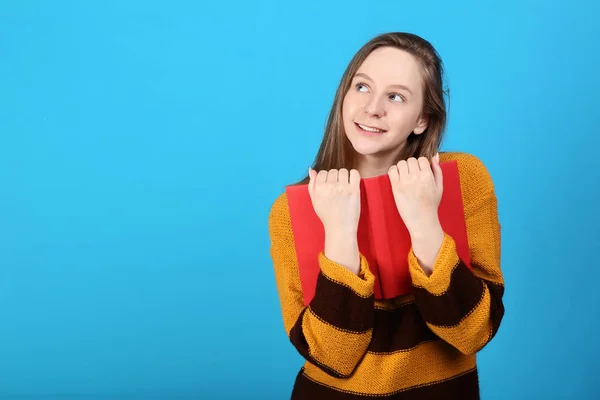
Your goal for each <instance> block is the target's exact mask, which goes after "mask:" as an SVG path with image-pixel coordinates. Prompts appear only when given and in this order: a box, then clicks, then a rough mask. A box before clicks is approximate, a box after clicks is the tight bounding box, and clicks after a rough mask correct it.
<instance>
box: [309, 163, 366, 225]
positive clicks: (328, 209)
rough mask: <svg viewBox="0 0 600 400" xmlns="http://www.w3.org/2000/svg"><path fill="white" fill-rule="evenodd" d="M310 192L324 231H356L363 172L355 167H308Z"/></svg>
mask: <svg viewBox="0 0 600 400" xmlns="http://www.w3.org/2000/svg"><path fill="white" fill-rule="evenodd" d="M308 172H309V178H310V180H309V183H308V193H309V195H310V198H311V201H312V205H313V208H314V209H315V212H316V214H317V215H318V217H319V218H320V219H321V222H322V223H323V227H324V229H325V232H344V233H350V234H356V233H357V232H358V221H359V218H360V174H359V172H358V171H357V170H356V169H352V170H350V171H348V170H347V169H340V170H336V169H332V170H329V171H319V172H317V171H315V170H314V169H312V168H309V171H308Z"/></svg>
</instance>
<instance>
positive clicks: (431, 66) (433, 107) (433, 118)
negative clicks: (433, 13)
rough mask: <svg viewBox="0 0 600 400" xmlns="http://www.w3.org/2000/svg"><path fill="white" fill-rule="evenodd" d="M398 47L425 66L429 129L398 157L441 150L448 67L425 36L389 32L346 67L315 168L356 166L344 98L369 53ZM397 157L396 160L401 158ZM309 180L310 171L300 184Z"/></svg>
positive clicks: (410, 138) (425, 111)
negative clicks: (381, 48) (345, 116)
mask: <svg viewBox="0 0 600 400" xmlns="http://www.w3.org/2000/svg"><path fill="white" fill-rule="evenodd" d="M386 46H390V47H395V48H398V49H401V50H404V51H406V52H408V53H410V54H412V55H413V56H414V57H416V59H417V60H418V62H419V63H420V64H421V67H422V77H423V83H424V89H423V91H424V93H423V95H424V101H423V110H422V116H424V117H426V118H427V120H428V125H427V129H426V130H425V131H424V132H423V133H422V134H420V135H415V134H414V133H412V134H410V135H409V136H408V138H407V140H406V146H404V148H403V150H402V152H401V153H400V155H399V157H398V160H397V161H400V160H402V159H407V158H410V157H421V156H424V157H427V158H431V157H433V156H434V155H435V153H436V152H437V151H438V149H439V147H440V145H441V143H442V138H443V134H444V131H445V128H446V102H445V99H444V94H447V92H446V91H445V90H444V88H443V74H444V67H443V64H442V60H441V58H440V56H439V54H438V53H437V51H436V49H435V48H434V47H433V46H432V45H431V44H430V43H429V42H428V41H427V40H425V39H423V38H421V37H420V36H417V35H415V34H412V33H406V32H389V33H384V34H381V35H379V36H376V37H374V38H373V39H371V40H370V41H369V42H367V43H366V44H365V45H364V46H363V47H361V48H360V49H359V50H358V52H357V53H356V54H355V55H354V57H353V58H352V60H350V63H349V64H348V66H347V67H346V71H345V72H344V74H343V76H342V79H341V81H340V84H339V86H338V88H337V91H336V93H335V98H334V100H333V106H332V107H331V111H330V113H329V118H328V119H327V125H326V127H325V133H324V135H323V140H322V142H321V146H320V147H319V151H318V152H317V155H316V157H315V160H314V162H313V166H312V168H313V169H315V170H317V171H319V170H330V169H340V168H347V169H351V168H354V165H355V161H356V157H355V154H356V152H355V150H354V149H353V148H352V145H351V143H350V141H349V140H348V138H347V137H346V134H345V131H344V124H343V121H342V102H343V101H344V96H345V95H346V93H347V91H348V90H349V89H350V84H351V82H352V78H353V77H354V74H355V73H356V71H357V70H358V68H359V67H360V66H361V65H362V63H363V62H364V61H365V59H366V58H367V56H368V55H369V54H370V53H371V52H372V51H373V50H375V49H378V48H380V47H386ZM397 161H396V162H397ZM307 182H308V175H307V176H306V177H305V178H304V179H303V180H302V181H300V182H298V184H305V183H307Z"/></svg>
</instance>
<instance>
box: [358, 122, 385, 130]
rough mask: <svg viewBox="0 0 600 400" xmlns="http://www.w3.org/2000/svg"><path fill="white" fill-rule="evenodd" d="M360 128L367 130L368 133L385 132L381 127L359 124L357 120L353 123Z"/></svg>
mask: <svg viewBox="0 0 600 400" xmlns="http://www.w3.org/2000/svg"><path fill="white" fill-rule="evenodd" d="M354 124H355V125H356V126H357V127H358V128H359V129H360V130H362V131H365V132H368V133H385V132H387V131H384V130H383V129H379V128H373V127H372V126H368V125H363V124H359V123H358V122H355V123H354Z"/></svg>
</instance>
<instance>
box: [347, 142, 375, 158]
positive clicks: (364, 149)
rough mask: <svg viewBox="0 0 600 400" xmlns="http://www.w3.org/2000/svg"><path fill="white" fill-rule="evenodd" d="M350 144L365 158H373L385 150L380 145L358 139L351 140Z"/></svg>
mask: <svg viewBox="0 0 600 400" xmlns="http://www.w3.org/2000/svg"><path fill="white" fill-rule="evenodd" d="M350 143H351V144H352V148H353V149H354V151H356V152H357V153H358V154H360V155H363V156H372V155H375V154H378V153H381V151H382V150H383V149H382V147H381V145H379V144H378V143H369V142H365V141H364V140H361V139H357V138H354V139H350Z"/></svg>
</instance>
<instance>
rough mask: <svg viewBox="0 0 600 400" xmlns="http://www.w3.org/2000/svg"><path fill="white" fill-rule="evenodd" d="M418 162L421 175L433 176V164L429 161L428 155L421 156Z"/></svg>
mask: <svg viewBox="0 0 600 400" xmlns="http://www.w3.org/2000/svg"><path fill="white" fill-rule="evenodd" d="M417 162H418V164H419V170H420V174H421V177H427V178H428V179H429V178H432V177H433V172H432V170H431V164H430V163H429V160H428V159H427V157H419V159H418V160H417Z"/></svg>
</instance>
